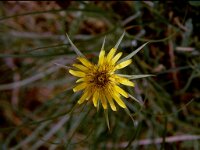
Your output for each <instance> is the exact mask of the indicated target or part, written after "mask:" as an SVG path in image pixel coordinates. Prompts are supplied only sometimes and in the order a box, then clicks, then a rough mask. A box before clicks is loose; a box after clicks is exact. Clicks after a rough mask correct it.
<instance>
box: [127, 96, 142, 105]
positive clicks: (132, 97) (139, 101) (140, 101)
mask: <svg viewBox="0 0 200 150" xmlns="http://www.w3.org/2000/svg"><path fill="white" fill-rule="evenodd" d="M128 96H129V97H130V98H131V99H133V100H134V101H136V102H138V103H139V104H140V105H141V106H143V105H144V102H143V101H142V100H138V99H136V98H135V97H134V96H132V95H131V94H128Z"/></svg>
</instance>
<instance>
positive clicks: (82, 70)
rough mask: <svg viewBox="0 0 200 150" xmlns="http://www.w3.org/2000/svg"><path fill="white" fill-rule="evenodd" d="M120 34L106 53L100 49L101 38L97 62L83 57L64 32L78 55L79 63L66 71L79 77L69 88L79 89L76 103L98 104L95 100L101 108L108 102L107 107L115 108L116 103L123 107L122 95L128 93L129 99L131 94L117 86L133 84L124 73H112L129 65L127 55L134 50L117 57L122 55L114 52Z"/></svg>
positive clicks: (114, 109)
mask: <svg viewBox="0 0 200 150" xmlns="http://www.w3.org/2000/svg"><path fill="white" fill-rule="evenodd" d="M124 34H125V33H124ZM124 34H123V35H122V36H121V37H120V39H119V40H118V42H117V44H116V45H115V47H114V48H112V49H111V50H110V51H109V53H108V54H107V55H106V54H105V50H104V43H105V39H104V42H103V45H102V49H101V51H100V54H99V60H98V63H97V64H93V63H91V62H90V61H89V60H88V59H87V58H85V56H84V55H83V54H82V53H81V52H80V51H79V50H78V49H77V48H76V47H75V45H74V44H73V43H72V42H71V40H70V39H69V37H68V35H67V37H68V40H69V42H70V44H71V45H72V47H73V48H74V50H75V52H76V53H77V54H78V55H79V57H78V58H77V59H78V60H79V61H80V64H73V67H74V69H70V70H69V73H70V74H72V75H73V76H76V77H79V79H78V80H77V81H76V83H78V85H77V86H75V87H74V88H73V91H74V92H78V91H83V94H82V96H81V97H80V99H79V100H78V104H82V103H83V102H84V101H92V102H93V104H94V106H95V107H97V106H98V103H101V104H102V106H103V108H104V109H107V108H108V104H109V105H110V107H111V109H112V110H113V111H116V110H117V108H116V105H115V103H117V104H118V105H119V106H120V107H122V108H125V109H126V108H127V106H126V105H125V103H124V101H123V100H122V96H123V97H125V98H128V97H129V96H130V97H131V98H132V96H131V95H130V94H128V93H127V92H126V91H124V90H123V89H122V88H121V87H120V84H123V85H126V86H131V87H134V83H133V82H132V81H130V80H129V79H128V78H127V77H128V76H127V77H126V75H122V74H116V71H117V70H119V69H122V68H125V67H126V66H128V65H130V64H131V62H132V60H131V59H130V58H131V57H132V56H133V55H134V54H135V53H136V52H135V53H134V54H133V53H132V55H128V56H127V57H125V58H123V59H121V60H119V59H120V57H121V56H122V52H119V53H117V54H116V51H117V48H118V46H119V44H120V42H121V40H122V38H123V36H124ZM143 46H144V45H143ZM140 49H142V47H140ZM140 49H139V50H140ZM139 50H138V51H139Z"/></svg>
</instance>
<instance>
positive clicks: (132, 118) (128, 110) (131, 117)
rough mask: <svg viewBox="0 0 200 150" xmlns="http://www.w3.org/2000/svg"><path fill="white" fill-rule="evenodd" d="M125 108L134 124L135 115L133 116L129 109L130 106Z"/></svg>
mask: <svg viewBox="0 0 200 150" xmlns="http://www.w3.org/2000/svg"><path fill="white" fill-rule="evenodd" d="M124 110H125V112H126V113H127V114H128V115H129V117H131V120H132V121H133V124H134V119H133V117H132V115H131V113H130V111H129V109H128V108H124Z"/></svg>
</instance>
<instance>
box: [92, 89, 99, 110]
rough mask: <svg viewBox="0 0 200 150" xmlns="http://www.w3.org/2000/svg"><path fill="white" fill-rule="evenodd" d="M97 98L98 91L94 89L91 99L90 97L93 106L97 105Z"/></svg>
mask: <svg viewBox="0 0 200 150" xmlns="http://www.w3.org/2000/svg"><path fill="white" fill-rule="evenodd" d="M98 99H99V92H98V91H95V92H94V95H93V99H92V101H93V104H94V106H95V107H97V102H98Z"/></svg>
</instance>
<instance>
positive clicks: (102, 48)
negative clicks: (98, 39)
mask: <svg viewBox="0 0 200 150" xmlns="http://www.w3.org/2000/svg"><path fill="white" fill-rule="evenodd" d="M105 41H106V36H105V37H104V39H103V44H102V47H101V50H105V49H104V46H105Z"/></svg>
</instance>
